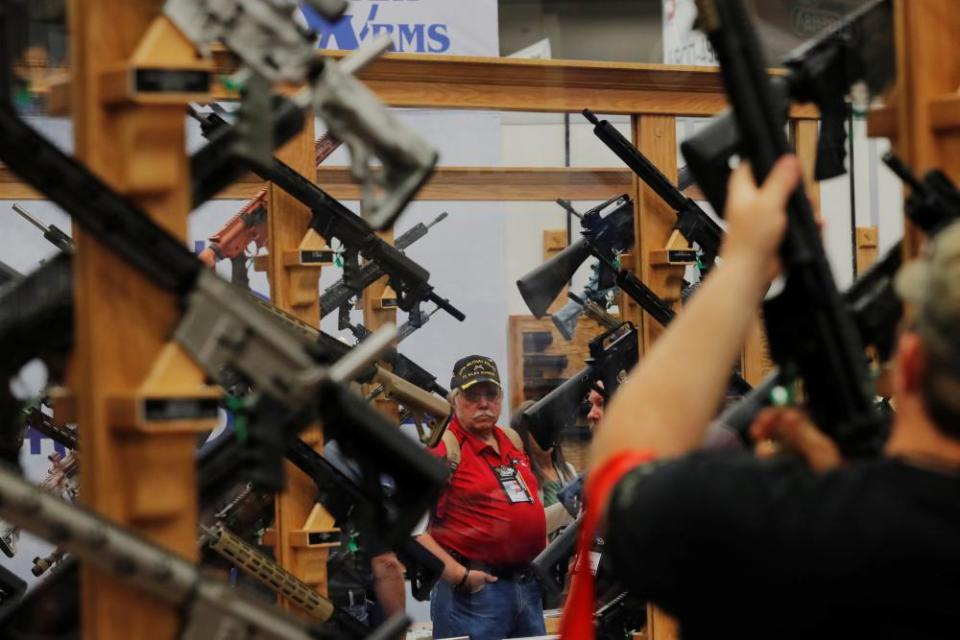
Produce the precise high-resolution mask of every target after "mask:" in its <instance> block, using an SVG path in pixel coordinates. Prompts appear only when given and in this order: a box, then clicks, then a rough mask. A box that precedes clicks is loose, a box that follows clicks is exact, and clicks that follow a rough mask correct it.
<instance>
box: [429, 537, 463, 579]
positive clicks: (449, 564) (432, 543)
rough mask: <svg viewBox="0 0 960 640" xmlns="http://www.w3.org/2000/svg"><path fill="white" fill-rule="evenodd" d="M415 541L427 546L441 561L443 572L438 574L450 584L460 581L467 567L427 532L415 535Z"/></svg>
mask: <svg viewBox="0 0 960 640" xmlns="http://www.w3.org/2000/svg"><path fill="white" fill-rule="evenodd" d="M417 542H419V543H420V544H422V545H423V546H425V547H426V548H427V550H428V551H430V552H431V553H433V555H435V556H437V557H438V558H440V560H441V561H442V562H443V574H442V575H441V576H440V577H441V578H443V579H444V580H446V581H447V582H449V583H450V584H460V581H461V580H463V576H464V574H466V572H467V568H466V567H465V566H463V565H462V564H460V563H459V562H457V560H456V559H455V558H454V557H453V556H451V555H450V554H449V553H447V550H446V549H444V548H443V547H441V546H440V544H439V543H438V542H437V541H436V540H434V539H433V536H431V535H430V534H429V533H424V534H421V535H419V536H417Z"/></svg>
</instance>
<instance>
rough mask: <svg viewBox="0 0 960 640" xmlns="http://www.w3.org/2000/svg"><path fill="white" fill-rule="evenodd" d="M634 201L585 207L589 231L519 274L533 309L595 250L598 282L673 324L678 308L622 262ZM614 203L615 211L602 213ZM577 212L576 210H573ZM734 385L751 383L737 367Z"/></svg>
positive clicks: (740, 389) (543, 308)
mask: <svg viewBox="0 0 960 640" xmlns="http://www.w3.org/2000/svg"><path fill="white" fill-rule="evenodd" d="M632 204H633V202H632V201H631V200H630V198H629V196H627V195H622V196H619V197H617V198H611V199H610V200H608V201H607V202H604V203H603V204H601V205H598V206H596V207H594V208H593V209H591V210H590V211H588V212H586V213H584V214H583V215H582V216H580V218H581V219H580V224H581V227H582V233H583V237H582V238H580V240H578V241H577V242H575V243H573V244H572V245H570V246H569V247H567V248H566V249H564V250H563V251H561V252H560V253H558V254H557V255H555V256H553V257H552V258H550V259H549V260H547V261H546V262H544V263H543V264H542V265H540V266H539V267H537V268H536V269H534V270H533V271H531V272H530V273H528V274H526V275H525V276H523V277H522V278H520V279H519V280H517V288H518V289H520V294H521V295H522V296H523V299H524V301H525V302H526V303H527V306H528V307H529V308H530V311H531V312H532V313H533V315H535V316H536V317H538V318H539V317H540V316H542V315H543V314H544V313H546V312H547V308H548V307H549V306H550V304H551V303H552V302H553V300H554V299H555V298H556V297H557V295H559V293H560V291H561V290H562V289H563V287H564V286H565V285H566V284H567V282H568V281H569V280H570V278H571V277H572V276H573V274H574V272H576V270H577V269H578V268H579V267H580V265H581V264H582V263H583V261H584V260H586V259H587V257H589V256H591V255H592V256H594V257H595V258H597V260H599V262H600V265H599V268H600V271H599V275H598V285H597V286H598V287H600V288H608V287H610V286H613V285H616V286H618V287H620V289H621V290H622V291H623V292H624V293H625V294H627V295H628V296H629V297H630V298H632V299H633V300H634V301H635V302H636V303H637V304H639V305H640V307H641V308H642V309H643V310H644V311H646V312H647V313H648V314H650V316H651V317H652V318H653V319H654V320H656V321H657V322H659V323H660V324H661V325H662V326H667V325H668V324H670V322H671V321H672V320H673V318H674V316H675V315H676V313H675V312H674V310H673V308H672V307H671V306H670V305H668V304H667V303H666V302H665V301H664V300H663V299H662V298H660V296H658V295H657V294H656V293H654V291H653V290H652V289H650V287H648V286H647V285H645V284H644V283H643V281H642V280H640V278H638V277H637V276H635V275H634V274H633V273H631V272H629V271H627V270H626V269H624V268H622V267H621V266H620V264H619V263H618V255H619V253H620V252H622V251H626V250H628V248H631V247H633V244H634V235H633V206H632ZM611 206H612V207H614V209H613V211H611V212H609V213H607V215H602V213H603V211H605V210H606V209H608V208H609V207H611ZM571 213H575V212H573V211H572V210H571ZM575 215H578V216H579V214H576V213H575ZM731 387H732V390H734V391H735V392H736V393H737V394H740V395H742V394H744V393H748V392H749V391H750V389H751V387H750V385H749V384H747V382H746V381H745V380H744V379H743V378H742V377H741V376H740V375H739V374H737V373H734V374H733V377H732V379H731ZM556 391H557V392H559V389H557V390H556ZM551 395H552V394H551ZM544 400H546V398H544ZM578 402H579V399H578ZM541 444H543V443H541Z"/></svg>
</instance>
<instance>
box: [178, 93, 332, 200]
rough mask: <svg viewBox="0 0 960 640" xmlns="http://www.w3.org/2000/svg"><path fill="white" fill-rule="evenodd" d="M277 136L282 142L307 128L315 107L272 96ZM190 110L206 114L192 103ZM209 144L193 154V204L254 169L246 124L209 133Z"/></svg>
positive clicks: (279, 142) (209, 197)
mask: <svg viewBox="0 0 960 640" xmlns="http://www.w3.org/2000/svg"><path fill="white" fill-rule="evenodd" d="M270 100H271V101H272V106H273V111H272V117H273V139H274V144H275V145H277V146H279V145H281V144H283V143H284V142H286V141H287V140H290V139H291V138H293V137H294V136H295V135H297V134H298V133H300V131H301V130H302V129H303V121H304V118H306V117H308V114H309V117H311V118H312V117H313V111H311V110H309V109H305V108H304V106H303V105H302V104H298V103H297V102H296V101H294V100H292V99H290V98H286V97H284V96H279V95H274V96H271V98H270ZM188 113H190V114H191V115H193V116H194V117H195V118H197V119H198V120H199V119H201V118H202V116H200V115H199V114H198V113H197V111H196V110H195V109H194V108H193V107H190V108H189V110H188ZM205 136H206V138H207V144H206V145H204V146H203V147H202V148H201V149H199V150H198V151H197V152H196V153H194V154H193V155H192V156H191V157H190V186H191V188H190V192H191V195H190V201H191V203H192V206H193V208H197V207H199V206H200V205H201V204H203V203H204V202H206V201H207V200H209V199H211V198H212V197H213V196H215V195H216V194H218V193H220V192H221V191H223V190H224V189H226V188H227V187H228V186H229V185H231V184H233V183H234V182H236V181H237V179H238V178H240V177H241V176H242V175H244V174H245V173H247V172H248V171H249V170H250V159H249V158H248V157H245V156H244V153H243V151H242V149H243V148H244V146H245V145H244V140H243V139H244V132H243V130H242V127H237V126H225V127H219V128H217V130H216V131H211V132H209V133H206V134H205Z"/></svg>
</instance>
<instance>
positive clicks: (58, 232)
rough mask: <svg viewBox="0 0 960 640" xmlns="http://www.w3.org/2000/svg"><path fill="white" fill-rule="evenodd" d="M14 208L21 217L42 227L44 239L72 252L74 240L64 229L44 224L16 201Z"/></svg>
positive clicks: (64, 250)
mask: <svg viewBox="0 0 960 640" xmlns="http://www.w3.org/2000/svg"><path fill="white" fill-rule="evenodd" d="M13 210H14V211H16V212H17V213H18V214H20V217H22V218H23V219H24V220H26V221H27V222H29V223H30V224H32V225H33V226H35V227H36V228H37V229H40V231H42V232H43V237H44V239H46V240H47V241H48V242H49V243H50V244H52V245H53V246H55V247H56V248H57V249H60V251H63V252H65V253H70V252H72V251H73V240H72V239H71V238H70V236H69V235H67V234H66V233H64V232H63V230H62V229H60V228H59V227H57V226H56V225H52V224H51V225H46V224H43V223H42V222H40V221H39V220H37V218H35V217H34V216H33V215H31V214H30V212H29V211H27V210H26V209H24V208H23V207H21V206H20V205H19V204H16V203H14V205H13Z"/></svg>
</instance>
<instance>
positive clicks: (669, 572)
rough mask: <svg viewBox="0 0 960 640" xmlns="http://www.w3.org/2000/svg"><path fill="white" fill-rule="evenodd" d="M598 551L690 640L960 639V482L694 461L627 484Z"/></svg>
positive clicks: (746, 461) (869, 466)
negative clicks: (603, 546)
mask: <svg viewBox="0 0 960 640" xmlns="http://www.w3.org/2000/svg"><path fill="white" fill-rule="evenodd" d="M606 543H607V545H606V546H607V554H609V555H611V556H612V558H611V560H612V561H613V562H612V564H613V565H614V566H616V567H617V573H618V574H619V577H620V579H621V580H622V581H623V582H624V583H625V584H626V585H627V586H628V587H629V588H630V590H631V592H632V593H634V594H635V595H637V596H638V597H642V598H645V599H648V600H650V601H653V602H655V603H657V604H659V605H660V606H661V607H663V608H664V609H665V610H667V611H668V612H670V613H673V614H674V615H676V616H677V617H678V618H679V620H680V624H681V628H682V631H683V638H684V640H695V639H697V638H717V637H724V636H728V637H736V638H778V639H782V638H800V637H802V638H825V637H845V638H871V639H873V638H893V637H896V638H898V640H899V639H902V638H910V639H914V638H957V637H960V476H958V475H956V474H952V473H945V472H938V471H933V470H931V469H928V468H921V467H919V466H914V465H912V464H908V463H907V462H905V461H902V460H897V459H881V460H876V461H870V462H862V463H856V464H851V465H849V466H847V467H845V468H843V469H842V470H838V471H835V472H831V473H827V474H822V475H816V474H814V473H812V472H810V471H809V470H807V469H806V468H805V467H804V466H802V465H801V464H800V463H799V462H793V461H785V460H779V461H761V460H758V459H755V458H753V457H751V456H749V455H746V454H736V453H728V452H719V453H718V452H704V453H697V454H693V455H691V456H688V457H686V458H683V459H680V460H676V461H672V462H666V463H663V464H661V465H657V464H653V465H647V466H645V467H640V468H638V469H637V470H635V471H633V472H631V473H629V474H628V475H627V476H625V477H624V478H623V480H622V481H621V482H620V484H619V486H618V487H617V488H616V490H615V492H614V494H613V496H612V498H611V503H610V512H609V516H608V526H607V531H606ZM718 634H719V636H718Z"/></svg>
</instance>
